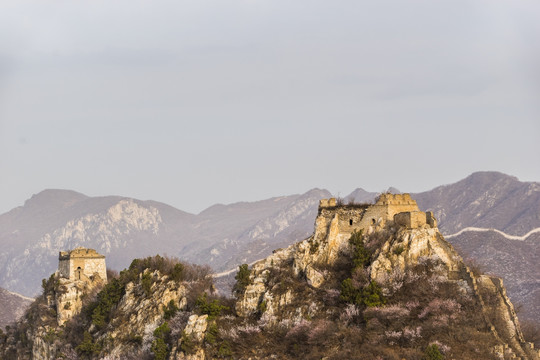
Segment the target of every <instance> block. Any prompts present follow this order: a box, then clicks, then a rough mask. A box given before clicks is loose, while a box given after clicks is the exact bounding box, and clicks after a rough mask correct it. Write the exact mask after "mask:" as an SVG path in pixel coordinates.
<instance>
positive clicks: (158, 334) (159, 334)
mask: <svg viewBox="0 0 540 360" xmlns="http://www.w3.org/2000/svg"><path fill="white" fill-rule="evenodd" d="M170 334H171V329H170V328H169V324H168V323H167V322H164V323H163V324H162V325H161V326H158V327H157V328H156V330H154V338H155V339H154V341H152V346H151V348H150V350H151V351H152V352H153V353H154V358H155V359H156V360H166V359H167V357H168V356H169V345H168V344H167V343H168V342H169V340H170Z"/></svg>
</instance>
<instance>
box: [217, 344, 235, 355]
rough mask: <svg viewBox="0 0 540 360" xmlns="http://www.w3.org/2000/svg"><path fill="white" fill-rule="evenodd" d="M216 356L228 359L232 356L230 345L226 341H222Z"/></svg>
mask: <svg viewBox="0 0 540 360" xmlns="http://www.w3.org/2000/svg"><path fill="white" fill-rule="evenodd" d="M218 356H219V357H220V358H228V357H231V356H232V350H231V344H230V343H229V342H228V341H227V340H223V341H222V342H221V344H220V345H219V349H218Z"/></svg>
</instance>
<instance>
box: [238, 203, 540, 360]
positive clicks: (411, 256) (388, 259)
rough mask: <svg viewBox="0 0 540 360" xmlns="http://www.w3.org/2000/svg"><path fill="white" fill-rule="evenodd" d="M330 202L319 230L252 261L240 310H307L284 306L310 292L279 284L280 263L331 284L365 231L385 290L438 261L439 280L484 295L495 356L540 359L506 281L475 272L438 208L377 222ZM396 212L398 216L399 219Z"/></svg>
mask: <svg viewBox="0 0 540 360" xmlns="http://www.w3.org/2000/svg"><path fill="white" fill-rule="evenodd" d="M391 202H392V201H390V203H391ZM322 205H323V206H321V208H320V209H319V216H318V217H317V219H316V221H315V231H314V233H313V235H312V236H310V237H309V238H307V239H306V240H304V241H301V242H299V243H296V244H294V245H292V246H290V247H288V248H286V249H280V250H277V251H275V252H274V254H272V255H271V256H269V257H268V258H266V259H264V260H261V261H259V262H257V263H255V264H254V265H253V266H252V268H251V275H250V280H251V283H250V285H248V286H247V287H246V289H245V292H244V293H243V294H242V295H241V296H240V298H239V299H238V301H237V303H236V311H237V313H238V314H239V315H240V316H242V317H247V316H255V315H256V314H260V313H261V308H263V309H264V316H263V317H264V318H265V319H266V320H267V321H268V319H270V321H271V322H274V323H276V322H279V321H282V320H283V316H289V317H293V316H300V317H302V316H306V314H307V312H308V311H309V310H308V309H302V308H297V309H296V310H297V313H296V314H292V313H291V312H290V311H289V312H288V313H287V312H286V311H284V309H285V308H286V307H287V306H288V305H289V304H291V303H296V304H297V303H298V302H299V301H300V297H301V296H302V295H300V294H299V293H298V291H297V289H295V288H289V289H288V290H287V291H285V292H283V291H279V290H276V289H277V288H278V286H276V285H275V283H274V282H272V279H271V277H272V276H273V275H272V274H273V272H275V268H276V267H282V268H287V267H290V268H292V269H293V272H292V276H294V277H296V279H298V280H300V281H305V283H306V284H307V285H309V286H310V287H311V288H314V289H316V288H320V287H324V285H325V283H326V282H327V281H331V277H332V274H331V273H330V272H329V271H328V269H329V268H332V266H335V265H336V264H337V263H338V262H339V261H340V259H341V260H342V258H343V257H346V256H345V255H347V254H350V252H351V251H352V249H351V245H350V244H349V242H348V240H349V238H350V237H351V235H352V234H353V233H354V232H360V231H361V232H362V233H363V237H364V240H363V242H364V244H365V245H366V246H368V247H369V246H371V247H372V248H373V253H372V255H371V261H370V264H369V266H368V267H367V269H366V272H367V274H368V277H369V279H371V280H372V281H374V282H376V283H378V284H380V285H381V286H382V287H383V293H385V292H386V293H389V292H391V290H389V289H390V288H392V287H395V286H401V285H399V284H398V285H396V284H392V282H395V281H396V278H400V279H401V281H402V279H403V277H404V276H405V275H403V274H407V273H410V272H412V271H413V269H414V270H415V271H417V269H418V266H419V265H422V264H427V263H430V262H431V263H432V264H436V274H435V275H434V276H435V278H434V279H432V281H433V283H434V284H435V285H434V286H437V285H436V284H437V283H439V282H445V281H446V282H453V283H456V284H458V288H460V289H462V291H463V292H464V293H466V294H468V295H467V296H472V297H473V298H474V299H476V300H475V301H477V303H478V304H479V305H478V306H479V309H478V310H479V311H480V313H481V314H482V316H483V319H484V322H485V326H486V328H488V329H491V334H492V335H491V336H492V338H493V339H496V342H498V344H499V345H500V348H499V347H497V346H499V345H497V346H494V347H493V348H492V352H493V354H495V355H496V353H497V352H498V351H499V350H497V349H503V355H504V356H507V355H508V354H510V353H512V354H514V355H515V356H517V357H519V358H522V359H537V358H538V355H539V354H538V351H537V350H534V348H533V347H532V344H528V343H525V341H524V339H523V335H522V333H521V330H520V328H519V321H518V319H517V316H516V314H515V311H514V308H513V305H512V304H511V302H510V300H509V299H508V297H507V296H506V291H505V289H504V286H503V285H502V280H501V279H498V278H494V277H489V276H480V277H476V276H474V275H473V274H472V272H471V271H470V270H469V269H468V268H467V267H466V266H465V265H464V263H463V261H462V259H461V257H460V256H459V255H458V254H457V252H456V251H455V250H454V249H453V247H452V246H451V245H450V244H449V243H448V242H447V241H446V240H445V239H444V237H443V236H442V234H441V233H440V232H439V230H438V229H437V227H436V220H435V219H434V218H433V215H432V214H431V213H428V214H426V213H422V212H420V211H418V210H414V209H413V210H412V211H411V212H410V213H397V212H393V211H391V209H390V211H387V210H386V212H385V211H381V209H376V210H377V211H376V212H377V213H378V214H383V215H382V216H379V217H378V218H376V217H371V216H370V217H369V219H370V220H371V221H365V217H366V214H368V216H369V215H370V214H373V213H375V211H374V210H373V209H371V206H357V207H354V208H353V207H346V206H342V207H340V206H335V204H331V205H330V206H329V205H328V203H327V202H325V203H322ZM375 205H377V203H376V204H375ZM375 205H373V206H375ZM407 206H411V205H410V204H409V205H407ZM389 207H392V205H391V204H390V205H389ZM419 213H420V214H419ZM384 214H387V215H386V216H385V215H384ZM390 215H391V216H390ZM394 215H395V220H398V221H394ZM418 219H420V220H418ZM355 224H360V225H357V226H355ZM400 274H401V275H400ZM400 276H401V277H400ZM430 281H431V280H430ZM311 306H312V307H313V306H314V307H316V306H317V304H316V303H312V304H311ZM304 310H305V311H304ZM277 314H281V319H279V318H278V319H276V315H277ZM283 314H286V315H283ZM259 316H260V315H259Z"/></svg>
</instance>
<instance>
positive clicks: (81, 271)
mask: <svg viewBox="0 0 540 360" xmlns="http://www.w3.org/2000/svg"><path fill="white" fill-rule="evenodd" d="M58 272H59V273H60V276H61V277H63V278H66V279H69V280H82V281H87V282H88V281H92V280H94V279H95V278H96V276H99V278H100V280H102V281H104V282H107V267H106V265H105V256H104V255H101V254H98V253H97V252H96V250H94V249H86V248H83V247H78V248H76V249H74V250H71V251H60V254H59V257H58Z"/></svg>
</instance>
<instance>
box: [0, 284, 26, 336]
mask: <svg viewBox="0 0 540 360" xmlns="http://www.w3.org/2000/svg"><path fill="white" fill-rule="evenodd" d="M32 301H33V299H30V298H27V297H24V296H21V295H19V294H15V293H12V292H9V291H7V290H6V289H2V288H0V304H1V305H0V329H4V328H5V326H6V325H8V324H10V323H12V322H14V321H15V320H17V318H19V317H20V316H22V315H23V314H24V311H25V310H26V308H27V307H28V306H29V305H30V304H31V303H32Z"/></svg>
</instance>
